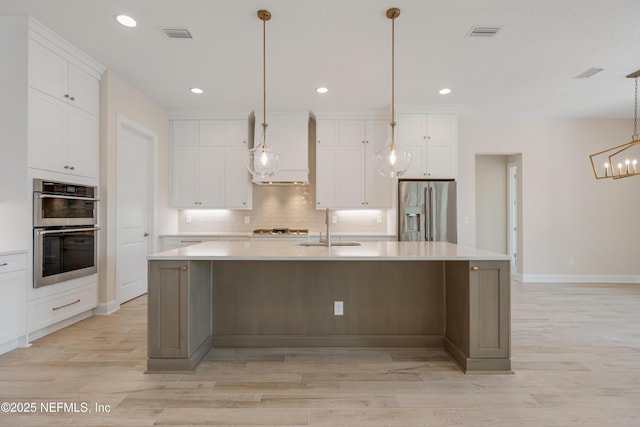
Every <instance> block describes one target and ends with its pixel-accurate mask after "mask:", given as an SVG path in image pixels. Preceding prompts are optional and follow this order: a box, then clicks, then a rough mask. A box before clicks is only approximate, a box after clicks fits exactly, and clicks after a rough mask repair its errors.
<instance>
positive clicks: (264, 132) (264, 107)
mask: <svg viewBox="0 0 640 427" xmlns="http://www.w3.org/2000/svg"><path fill="white" fill-rule="evenodd" d="M261 19H262V149H263V150H266V149H267V20H266V17H262V18H261Z"/></svg>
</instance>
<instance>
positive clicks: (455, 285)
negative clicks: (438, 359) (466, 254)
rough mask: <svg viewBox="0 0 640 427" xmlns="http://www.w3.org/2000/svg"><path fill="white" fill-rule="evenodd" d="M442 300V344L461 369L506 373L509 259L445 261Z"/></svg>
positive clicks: (509, 329) (509, 366) (509, 311)
mask: <svg viewBox="0 0 640 427" xmlns="http://www.w3.org/2000/svg"><path fill="white" fill-rule="evenodd" d="M445 301H446V310H447V311H446V324H445V329H446V330H445V348H446V349H447V351H448V352H449V354H451V356H452V357H453V358H454V359H455V360H456V362H457V363H458V364H459V365H460V366H461V367H462V369H463V370H464V371H465V372H474V371H510V369H511V360H510V345H511V302H510V268H509V261H448V262H447V263H446V265H445Z"/></svg>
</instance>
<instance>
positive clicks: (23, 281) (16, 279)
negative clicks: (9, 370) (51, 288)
mask: <svg viewBox="0 0 640 427" xmlns="http://www.w3.org/2000/svg"><path fill="white" fill-rule="evenodd" d="M0 264H2V257H0ZM26 289H27V278H26V271H25V270H19V271H13V272H10V273H3V274H0V346H1V345H2V344H5V343H8V342H9V341H11V340H14V339H16V338H18V337H20V336H22V335H24V334H25V332H26V322H25V318H26V300H27V298H26Z"/></svg>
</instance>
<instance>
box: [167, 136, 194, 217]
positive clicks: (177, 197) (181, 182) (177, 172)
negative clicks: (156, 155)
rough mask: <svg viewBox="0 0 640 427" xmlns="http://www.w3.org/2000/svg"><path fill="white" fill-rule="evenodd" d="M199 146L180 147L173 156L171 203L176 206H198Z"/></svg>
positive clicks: (173, 152)
mask: <svg viewBox="0 0 640 427" xmlns="http://www.w3.org/2000/svg"><path fill="white" fill-rule="evenodd" d="M198 153H199V150H198V148H197V147H178V148H174V149H173V151H172V154H173V155H172V158H171V205H172V206H173V207H176V208H196V207H198V206H199V205H198V204H199V203H200V200H199V196H198V189H197V188H198V180H197V176H198Z"/></svg>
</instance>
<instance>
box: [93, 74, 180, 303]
mask: <svg viewBox="0 0 640 427" xmlns="http://www.w3.org/2000/svg"><path fill="white" fill-rule="evenodd" d="M118 115H120V116H122V117H124V118H126V119H128V120H130V121H132V122H135V123H136V124H138V125H140V126H142V127H144V128H146V129H148V130H150V131H151V132H154V133H155V134H156V136H157V144H158V146H157V147H156V151H157V160H158V162H157V171H156V174H157V177H158V182H157V183H156V185H157V187H156V188H157V194H156V215H157V224H158V228H157V229H156V230H155V233H156V235H157V234H162V233H171V232H175V231H176V229H177V218H176V215H177V214H176V212H175V211H173V210H170V209H168V191H167V190H166V189H167V188H168V187H169V157H168V156H169V154H168V153H169V148H168V147H169V120H168V116H167V112H166V110H165V109H164V108H163V107H162V106H161V105H159V104H158V103H157V102H155V101H154V100H153V99H151V98H149V97H148V96H146V95H145V94H143V93H142V92H140V91H139V90H138V89H136V88H135V87H133V86H131V84H129V83H128V82H127V81H125V80H124V79H122V78H121V77H120V76H118V75H117V74H116V73H114V72H113V71H111V70H107V71H105V73H104V74H103V76H102V80H101V82H100V199H101V203H100V226H101V231H100V233H101V234H100V249H99V254H100V259H99V262H98V266H99V272H100V274H99V291H98V303H99V307H98V308H99V310H101V311H106V312H109V311H113V310H114V309H117V304H116V303H115V301H116V267H115V248H116V193H115V190H116V143H117V117H118ZM172 227H173V228H172Z"/></svg>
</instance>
